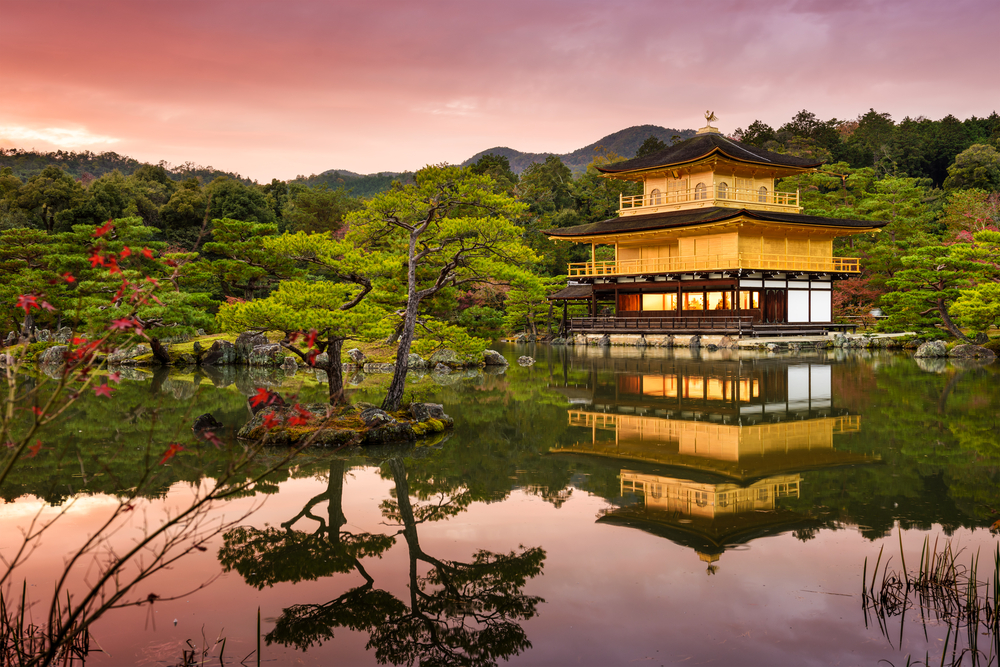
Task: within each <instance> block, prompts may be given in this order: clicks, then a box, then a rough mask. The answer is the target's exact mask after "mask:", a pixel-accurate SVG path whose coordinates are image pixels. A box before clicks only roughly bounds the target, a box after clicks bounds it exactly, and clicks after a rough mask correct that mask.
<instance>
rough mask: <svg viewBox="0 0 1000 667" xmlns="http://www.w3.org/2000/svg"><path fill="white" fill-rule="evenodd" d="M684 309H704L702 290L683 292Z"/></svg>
mask: <svg viewBox="0 0 1000 667" xmlns="http://www.w3.org/2000/svg"><path fill="white" fill-rule="evenodd" d="M684 310H705V294H704V293H703V292H685V293H684Z"/></svg>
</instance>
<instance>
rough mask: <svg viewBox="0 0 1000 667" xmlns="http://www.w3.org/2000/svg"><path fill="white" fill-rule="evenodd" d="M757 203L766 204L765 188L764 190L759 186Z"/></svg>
mask: <svg viewBox="0 0 1000 667" xmlns="http://www.w3.org/2000/svg"><path fill="white" fill-rule="evenodd" d="M757 201H759V202H760V203H761V204H766V203H767V188H765V187H764V186H763V185H762V186H760V188H759V189H758V190H757Z"/></svg>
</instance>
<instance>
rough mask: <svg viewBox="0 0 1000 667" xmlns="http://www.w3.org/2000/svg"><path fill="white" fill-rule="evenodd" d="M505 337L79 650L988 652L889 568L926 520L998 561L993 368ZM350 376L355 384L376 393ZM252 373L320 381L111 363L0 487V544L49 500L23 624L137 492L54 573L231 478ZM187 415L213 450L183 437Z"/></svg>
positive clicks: (907, 554)
mask: <svg viewBox="0 0 1000 667" xmlns="http://www.w3.org/2000/svg"><path fill="white" fill-rule="evenodd" d="M499 349H500V350H501V351H502V352H503V353H504V354H505V356H506V357H507V358H508V359H511V360H512V362H513V360H515V359H516V358H517V357H518V356H520V355H524V354H527V355H531V356H533V357H535V358H536V360H537V362H536V363H535V365H534V366H530V367H521V366H518V365H517V364H516V363H512V365H511V366H510V367H509V368H508V369H507V370H506V372H501V373H492V374H484V373H479V372H470V373H464V374H454V375H450V376H444V377H441V376H427V377H423V378H413V381H412V383H411V387H410V388H409V389H408V393H407V400H410V399H411V398H412V399H414V400H422V401H431V402H440V403H443V404H444V405H445V409H446V412H447V413H448V414H450V415H451V416H452V417H454V419H455V430H454V432H453V433H452V434H451V435H450V437H448V438H446V439H445V440H444V441H441V442H435V443H433V444H430V445H426V444H419V443H418V445H417V446H411V447H401V448H396V449H385V450H371V451H352V452H330V451H308V452H305V453H303V454H300V455H298V456H296V457H295V458H294V459H293V460H292V461H291V463H290V464H289V465H288V466H286V467H285V468H283V469H282V470H281V471H280V472H278V473H274V474H272V475H271V476H270V477H269V478H268V479H267V480H266V481H264V482H262V483H260V484H258V485H257V486H256V487H255V489H254V490H253V492H246V493H241V494H238V495H237V496H235V497H232V498H229V499H227V500H226V501H224V502H221V501H220V502H217V503H215V504H213V505H212V506H211V507H210V508H207V509H206V511H205V513H204V516H203V517H202V520H203V522H204V523H203V524H202V527H201V530H203V531H204V533H203V535H204V539H203V540H202V541H201V542H198V543H197V548H194V549H191V550H190V553H188V554H187V555H184V556H183V557H182V558H180V559H178V560H177V561H176V562H175V563H172V564H171V565H170V567H169V568H168V569H166V570H164V571H160V572H157V573H155V574H153V575H152V576H151V577H150V578H149V579H148V580H145V581H143V582H141V584H140V585H139V586H138V587H137V588H136V589H135V590H134V591H132V596H133V599H138V600H144V601H146V604H142V605H140V606H134V607H129V608H125V609H120V610H114V611H110V612H108V613H107V614H105V615H104V616H103V617H102V618H101V619H100V620H99V621H98V622H97V623H96V624H95V625H94V626H93V629H92V638H93V641H92V644H91V649H92V652H91V653H90V654H89V655H88V656H87V658H86V664H87V665H124V664H137V665H175V664H181V663H182V661H183V660H184V659H185V658H186V657H188V658H190V657H191V656H192V655H193V656H195V657H196V658H197V659H201V658H203V657H208V658H209V659H210V660H211V663H210V664H220V663H221V664H240V663H241V661H244V662H245V664H257V661H258V657H259V658H260V663H261V664H264V663H267V664H303V665H321V664H322V665H326V664H344V665H366V664H432V663H433V664H491V663H504V662H508V661H509V662H511V663H513V664H524V665H553V664H574V665H577V664H578V665H626V664H634V663H639V664H654V665H671V664H677V663H684V664H720V665H727V664H760V665H765V664H767V665H773V664H799V665H811V664H815V665H832V664H840V665H855V664H857V665H873V664H876V663H877V662H878V661H879V660H888V661H890V662H891V663H892V664H895V665H903V664H906V661H907V659H908V657H909V658H910V659H913V660H917V659H919V660H921V661H923V660H925V659H926V658H928V657H929V659H930V660H933V661H934V664H939V662H940V661H941V660H942V656H944V658H945V663H944V664H952V662H953V661H955V660H958V661H962V660H964V661H965V664H972V662H971V659H972V655H973V654H972V653H971V652H969V651H964V652H963V649H968V648H970V642H971V643H977V642H978V643H977V645H976V647H974V648H977V649H978V651H980V652H981V653H980V654H979V659H980V662H981V664H987V661H990V660H992V662H993V663H996V653H997V651H996V646H995V644H994V642H995V641H996V632H995V631H993V632H991V631H990V630H989V628H988V627H987V625H986V621H985V620H983V621H974V622H972V623H971V624H969V623H968V622H967V621H965V622H959V623H958V625H957V626H956V625H955V623H956V621H955V618H956V614H957V612H956V611H955V610H954V609H953V608H949V607H948V604H950V603H948V604H944V603H940V600H941V599H943V598H939V603H938V606H937V607H935V606H934V605H935V603H934V602H933V601H932V600H931V597H933V595H930V593H933V592H935V591H934V590H931V589H925V593H928V594H927V595H925V596H924V598H923V602H922V601H921V598H920V597H919V596H918V595H917V593H915V592H911V594H910V595H906V593H905V591H904V593H902V594H899V592H898V591H896V592H895V593H894V592H893V589H891V587H889V588H886V587H887V586H888V585H889V584H890V583H891V581H892V579H891V576H892V574H893V573H895V572H899V573H900V576H902V574H901V572H902V568H903V560H904V559H905V565H906V569H907V570H908V571H909V572H910V573H911V574H910V576H912V575H913V573H916V572H917V571H918V570H920V569H921V567H922V566H921V565H920V560H921V554H922V553H924V551H923V550H924V545H925V541H926V542H927V545H928V546H927V548H928V549H929V550H930V553H933V554H935V555H936V557H939V556H940V555H941V554H942V553H946V552H947V550H948V549H950V552H951V553H952V554H955V555H956V556H955V558H956V560H955V564H956V565H957V570H956V571H957V572H958V573H959V575H960V578H961V576H964V575H967V574H969V570H970V568H973V567H974V568H976V570H977V576H978V578H979V580H980V582H981V581H982V580H986V579H989V580H990V582H991V583H992V582H993V581H995V574H994V573H995V567H994V564H995V561H994V557H995V555H996V554H997V544H998V539H997V534H996V526H997V525H1000V522H998V521H997V519H998V518H1000V515H998V514H997V512H998V510H1000V485H998V482H1000V417H998V415H1000V390H998V389H997V387H998V380H1000V364H997V363H994V364H991V365H987V366H975V365H968V366H956V365H954V364H952V363H950V362H944V361H930V362H924V361H921V360H914V359H912V358H911V357H909V356H908V355H903V354H891V353H869V352H866V351H844V350H831V351H827V350H821V351H815V352H804V351H803V352H796V353H794V354H790V353H786V354H774V353H758V352H747V351H742V352H737V351H716V352H708V351H703V352H700V353H699V352H698V351H694V352H692V351H690V350H687V349H679V350H664V349H648V350H638V349H624V348H622V349H619V348H612V349H605V348H594V347H591V348H579V347H577V348H574V347H569V348H565V347H546V346H541V345H539V346H537V347H536V346H523V345H522V346H508V347H500V348H499ZM29 381H32V382H33V381H37V380H34V379H32V380H29ZM350 381H351V382H353V383H354V384H352V385H350V386H352V387H353V389H352V392H353V399H354V400H356V401H360V400H367V401H372V402H378V398H379V393H380V391H382V390H383V389H384V387H385V385H386V384H387V378H386V377H385V376H369V377H368V378H360V377H356V378H351V379H350ZM260 386H271V387H272V388H276V389H277V390H278V391H279V392H282V393H286V394H296V395H298V396H299V397H300V398H299V400H306V399H309V400H321V397H322V395H323V393H324V391H325V389H324V388H323V387H322V386H319V385H318V384H317V382H316V381H315V379H314V378H312V377H311V376H307V375H306V374H304V373H302V372H299V373H297V374H295V375H291V376H287V377H286V376H285V375H280V376H273V375H272V376H268V375H257V376H251V375H247V374H245V373H243V372H241V373H238V374H233V373H230V374H226V373H219V372H216V373H215V374H214V375H211V376H209V375H201V374H194V375H170V374H166V373H146V372H144V371H132V372H131V373H130V374H129V375H128V376H127V377H124V378H123V379H122V383H121V385H120V388H119V389H118V391H117V392H115V394H114V395H113V396H112V397H111V398H106V397H95V396H89V397H81V399H80V401H79V402H78V403H76V404H75V405H74V406H73V407H72V408H71V409H70V410H69V411H68V412H67V413H66V414H65V415H64V417H63V419H62V420H61V421H60V422H59V424H58V427H57V428H55V429H54V430H53V431H50V432H49V433H48V435H47V436H46V440H45V446H44V447H43V448H42V449H41V450H39V451H38V452H37V456H35V457H34V458H32V459H31V460H30V461H28V462H26V465H24V466H23V467H21V468H19V470H18V471H17V474H16V475H15V476H14V477H13V478H11V479H10V480H8V482H7V484H6V485H5V486H4V487H3V488H2V489H0V493H2V495H3V498H4V500H5V504H4V505H2V506H0V531H2V535H3V538H2V542H0V555H3V556H4V557H5V558H8V559H9V558H10V557H11V556H12V554H13V553H14V550H16V548H17V546H18V544H19V543H20V536H21V535H22V533H23V531H25V530H27V529H28V526H29V525H30V522H31V521H36V522H38V521H40V520H45V519H46V518H54V517H57V518H58V520H57V521H56V523H55V524H53V526H54V527H53V530H52V531H50V533H48V534H45V535H43V537H42V540H41V543H40V544H39V546H38V547H37V548H36V549H35V550H34V551H33V552H32V553H31V554H30V557H29V558H28V560H27V561H26V562H25V563H24V564H23V565H22V566H20V567H18V568H17V570H16V572H14V573H12V575H13V576H12V577H10V578H9V581H8V582H7V588H6V589H5V591H4V595H5V597H6V599H7V600H8V601H9V600H12V599H16V598H17V597H19V595H20V593H21V591H22V590H25V591H27V594H28V597H29V599H31V600H33V601H34V606H33V607H29V610H28V611H29V614H33V616H32V618H33V621H34V622H35V623H40V622H42V621H43V620H44V615H45V614H46V613H47V609H48V606H47V604H48V603H47V598H46V597H45V596H46V593H47V592H49V591H51V589H52V586H53V582H54V581H55V579H56V578H57V577H58V576H59V573H60V572H62V570H63V568H64V565H65V559H66V557H67V555H68V553H70V551H69V550H70V549H71V548H74V547H76V546H78V545H79V544H81V543H83V542H84V541H85V540H86V539H88V537H89V536H92V535H94V534H96V533H97V532H98V531H99V528H98V527H99V526H100V524H101V522H102V521H104V520H106V518H107V515H108V512H110V511H112V509H113V508H115V507H117V506H118V505H117V500H116V498H117V497H118V494H120V492H121V490H122V489H126V488H134V487H136V486H141V487H142V488H143V489H144V496H145V497H144V499H142V500H141V502H140V501H137V502H136V503H135V507H134V511H131V512H129V515H128V516H127V517H126V520H125V521H124V522H123V523H121V524H120V525H119V526H118V528H117V531H116V532H114V533H113V534H108V535H105V536H103V537H102V540H101V542H100V544H99V545H98V546H99V547H100V548H95V550H94V552H93V555H92V557H93V559H94V560H93V563H92V564H91V565H89V566H88V567H87V568H84V569H83V570H81V572H82V574H81V575H80V576H79V579H78V580H74V582H73V584H72V586H73V588H74V591H75V592H76V594H80V593H81V592H82V591H85V590H87V589H88V587H89V586H92V585H93V582H94V581H95V580H96V578H97V577H98V576H99V573H100V572H101V571H102V570H101V567H102V565H101V564H102V562H103V561H102V559H107V558H109V556H108V553H109V552H110V551H113V552H114V553H115V554H117V555H118V556H120V555H121V554H123V553H124V552H125V550H126V549H127V548H128V547H129V545H130V544H134V543H135V540H136V539H137V536H138V535H140V534H142V533H143V531H148V530H150V529H151V528H155V527H156V526H157V525H160V524H161V522H162V521H163V520H164V518H165V517H167V516H170V515H171V513H176V512H178V511H180V508H183V507H185V506H187V505H188V504H189V503H190V501H191V498H193V497H195V496H196V495H197V493H198V492H199V490H201V489H203V488H204V487H205V485H206V484H209V483H210V481H211V479H213V478H215V477H218V476H219V475H221V474H222V471H223V470H224V469H225V466H226V465H227V460H228V458H227V457H229V456H231V454H232V452H233V451H234V450H236V449H238V445H237V444H235V443H234V442H233V439H232V437H231V436H232V433H234V432H235V430H236V429H237V428H239V426H240V425H242V423H243V422H244V421H245V420H246V419H247V417H248V412H247V402H246V397H247V396H249V395H252V394H253V393H254V392H255V389H256V388H257V387H260ZM202 413H211V414H212V415H213V416H214V417H215V418H216V419H218V420H219V421H220V422H222V424H223V425H224V428H223V429H220V430H219V431H218V432H217V433H218V434H219V435H220V436H222V435H223V434H224V433H225V434H229V439H228V441H226V440H227V438H225V437H223V438H222V440H223V442H221V443H217V445H216V446H213V445H212V444H211V443H202V444H200V445H195V444H191V432H190V425H191V422H192V421H193V419H194V417H196V416H198V415H200V414H202ZM182 442H183V443H187V444H185V445H184V449H182V450H177V453H176V455H175V456H173V457H172V458H169V459H168V460H166V461H164V463H163V465H155V464H156V463H158V459H160V457H161V455H162V454H163V452H164V451H165V450H167V449H168V448H169V446H170V444H172V443H182ZM270 456H273V457H278V456H280V452H272V453H270ZM149 470H152V471H153V472H152V473H151V474H149V473H147V471H149ZM129 509H132V508H129ZM60 513H61V514H60ZM991 529H992V530H991ZM213 531H214V532H213ZM109 550H110V551H109ZM147 557H148V556H147ZM977 557H978V559H979V560H978V562H977V563H976V562H974V559H975V558H977ZM925 559H926V553H925ZM876 561H878V562H879V565H878V567H879V569H878V572H877V574H873V573H874V571H875V566H876ZM873 582H874V584H875V586H876V590H877V594H878V596H879V597H877V601H878V604H876V605H875V606H872V605H871V601H870V600H868V598H867V596H863V589H865V588H867V587H868V586H870V585H871V584H872V583H873ZM955 585H956V586H957V584H955ZM22 586H23V587H24V588H23V589H22ZM948 586H949V584H946V583H945V584H941V588H939V589H935V590H936V592H937V593H938V594H943V595H950V592H949V591H950V590H951V589H948ZM974 590H975V591H976V594H977V595H980V596H986V595H988V593H987V589H986V588H985V587H983V586H979V587H978V588H975V589H974ZM991 590H992V589H991ZM887 592H888V597H886V595H885V594H886V593H887ZM989 595H992V593H989ZM948 599H950V598H948ZM994 600H995V598H992V597H991V598H990V604H991V605H992V604H993V601H994ZM866 601H868V602H869V604H868V607H867V609H866V608H865V603H866ZM8 604H9V603H8ZM949 609H951V610H950V611H949ZM258 615H259V621H258ZM258 623H259V626H258ZM258 628H259V632H258ZM258 638H259V651H260V653H259V656H258V654H257V653H256V651H257V650H258ZM991 656H992V657H991ZM77 664H80V663H77ZM192 664H193V663H192Z"/></svg>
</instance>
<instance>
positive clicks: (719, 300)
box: [705, 292, 733, 310]
mask: <svg viewBox="0 0 1000 667" xmlns="http://www.w3.org/2000/svg"><path fill="white" fill-rule="evenodd" d="M705 296H706V297H707V298H708V308H706V310H731V309H732V307H733V293H732V292H708V293H707V294H706V295H705Z"/></svg>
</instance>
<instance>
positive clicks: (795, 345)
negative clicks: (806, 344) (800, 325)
mask: <svg viewBox="0 0 1000 667" xmlns="http://www.w3.org/2000/svg"><path fill="white" fill-rule="evenodd" d="M788 351H789V352H798V351H799V344H798V343H789V344H788Z"/></svg>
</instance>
